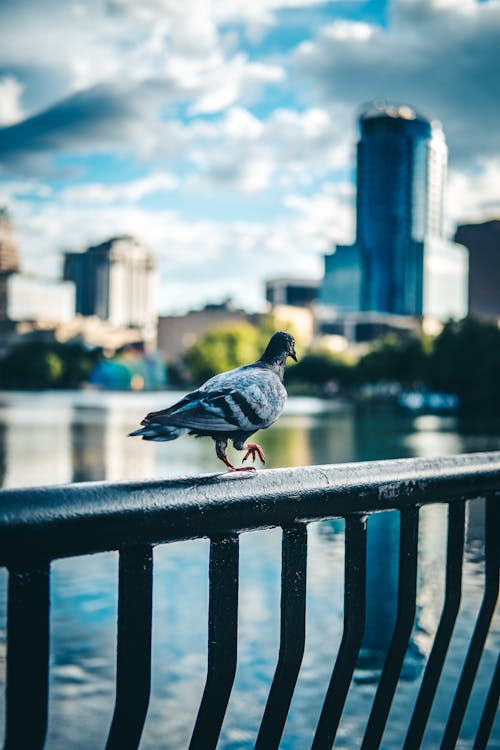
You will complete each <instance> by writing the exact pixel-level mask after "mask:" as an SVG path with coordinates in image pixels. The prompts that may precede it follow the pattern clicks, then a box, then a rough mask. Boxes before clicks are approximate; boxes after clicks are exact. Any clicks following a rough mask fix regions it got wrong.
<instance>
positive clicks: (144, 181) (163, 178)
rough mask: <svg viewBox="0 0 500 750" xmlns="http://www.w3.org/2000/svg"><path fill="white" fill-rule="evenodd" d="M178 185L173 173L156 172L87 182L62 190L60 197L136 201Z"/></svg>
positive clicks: (114, 201)
mask: <svg viewBox="0 0 500 750" xmlns="http://www.w3.org/2000/svg"><path fill="white" fill-rule="evenodd" d="M178 185H179V180H178V179H177V177H175V176H174V175H171V174H168V173H167V172H156V173H155V174H151V175H148V176H147V177H142V178H140V179H138V180H133V181H131V182H123V183H119V184H112V185H109V184H106V183H102V182H87V183H84V184H82V185H76V186H74V187H70V188H67V189H66V190H64V191H63V192H62V195H61V198H62V200H63V201H65V202H69V203H71V202H73V203H96V204H103V203H136V202H137V201H140V200H141V199H142V198H144V197H146V196H147V195H150V194H151V193H156V192H158V191H162V192H165V191H166V192H170V191H171V190H174V189H175V188H176V187H178Z"/></svg>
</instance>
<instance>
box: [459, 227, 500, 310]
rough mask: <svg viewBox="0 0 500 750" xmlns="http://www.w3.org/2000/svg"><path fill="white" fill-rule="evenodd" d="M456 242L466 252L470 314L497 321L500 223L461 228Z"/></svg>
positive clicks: (499, 281) (499, 284) (499, 305)
mask: <svg viewBox="0 0 500 750" xmlns="http://www.w3.org/2000/svg"><path fill="white" fill-rule="evenodd" d="M455 241H456V242H460V243H461V244H462V245H465V247H466V248H467V249H468V250H469V313H470V314H471V315H474V316H475V317H477V318H482V319H483V320H490V321H492V322H497V321H500V220H499V219H493V220H491V221H485V222H482V223H480V224H463V225H462V226H459V227H457V231H456V234H455Z"/></svg>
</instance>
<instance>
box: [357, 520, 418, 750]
mask: <svg viewBox="0 0 500 750" xmlns="http://www.w3.org/2000/svg"><path fill="white" fill-rule="evenodd" d="M400 517H401V529H400V535H399V573H398V613H397V617H396V625H395V626H394V632H393V635H392V639H391V644H390V646H389V651H388V652H387V657H386V660H385V664H384V668H383V670H382V674H381V676H380V682H379V685H378V688H377V692H376V693H375V699H374V701H373V706H372V710H371V712H370V717H369V719H368V724H367V727H366V731H365V736H364V737H363V743H362V745H361V750H376V748H378V747H379V745H380V742H381V740H382V736H383V734H384V729H385V725H386V722H387V717H388V716H389V711H390V709H391V705H392V701H393V698H394V692H395V690H396V687H397V684H398V680H399V675H400V673H401V667H402V666H403V661H404V658H405V653H406V649H407V648H408V641H409V640H410V636H411V631H412V629H413V623H414V620H415V611H416V595H417V548H418V508H417V507H410V508H407V509H405V510H402V511H400Z"/></svg>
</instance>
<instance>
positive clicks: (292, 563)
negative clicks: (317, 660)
mask: <svg viewBox="0 0 500 750" xmlns="http://www.w3.org/2000/svg"><path fill="white" fill-rule="evenodd" d="M306 564H307V527H306V526H305V524H295V525H294V526H290V527H287V528H284V529H283V542H282V568H281V637H280V650H279V657H278V664H277V666H276V671H275V674H274V679H273V683H272V685H271V690H270V692H269V698H268V700H267V704H266V708H265V711H264V716H263V718H262V723H261V725H260V729H259V735H258V737H257V742H256V745H255V750H273V748H278V747H279V744H280V740H281V735H282V734H283V728H284V726H285V721H286V717H287V715H288V710H289V708H290V703H291V700H292V696H293V691H294V689H295V684H296V682H297V677H298V674H299V670H300V665H301V663H302V657H303V655H304V643H305V636H306Z"/></svg>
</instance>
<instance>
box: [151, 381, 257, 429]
mask: <svg viewBox="0 0 500 750" xmlns="http://www.w3.org/2000/svg"><path fill="white" fill-rule="evenodd" d="M231 391H232V389H229V388H226V389H219V390H213V391H209V392H203V391H194V392H193V393H190V394H188V395H187V396H186V397H185V398H183V399H182V400H181V401H179V402H178V403H177V404H174V406H171V407H170V408H169V409H164V410H163V411H159V412H152V413H151V414H148V415H147V417H146V418H145V420H144V423H146V424H150V423H152V422H154V423H156V424H164V425H171V426H176V427H185V428H187V429H190V430H201V431H204V432H232V431H238V430H241V429H242V428H241V426H240V425H239V423H238V420H237V418H236V416H235V414H234V413H233V411H232V410H231V407H230V402H229V401H228V400H227V399H228V398H229V396H230V394H231ZM255 429H256V428H254V430H255Z"/></svg>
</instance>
